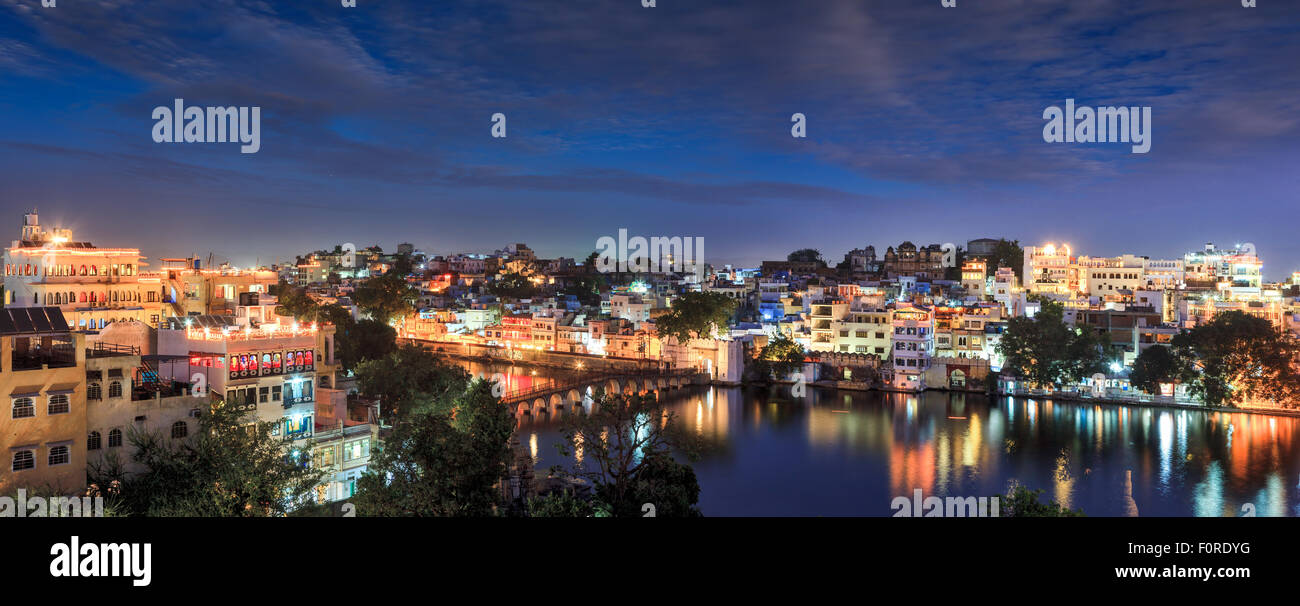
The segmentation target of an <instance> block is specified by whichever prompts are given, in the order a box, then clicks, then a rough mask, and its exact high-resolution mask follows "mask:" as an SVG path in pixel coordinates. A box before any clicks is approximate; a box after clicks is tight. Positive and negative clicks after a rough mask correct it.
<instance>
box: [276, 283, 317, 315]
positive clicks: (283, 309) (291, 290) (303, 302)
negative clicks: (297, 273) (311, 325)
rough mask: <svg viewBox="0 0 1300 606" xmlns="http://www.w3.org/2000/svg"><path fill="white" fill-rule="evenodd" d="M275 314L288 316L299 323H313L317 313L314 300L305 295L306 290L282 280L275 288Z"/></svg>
mask: <svg viewBox="0 0 1300 606" xmlns="http://www.w3.org/2000/svg"><path fill="white" fill-rule="evenodd" d="M275 292H276V305H275V313H277V314H280V315H282V316H290V317H292V318H293V319H295V320H297V321H299V322H315V321H316V320H317V314H318V312H319V309H318V307H319V306H318V305H317V304H316V301H315V299H312V298H311V297H310V296H308V295H307V289H305V288H301V287H299V286H294V285H293V284H290V283H288V282H286V281H284V280H280V284H279V285H277V287H276V290H275Z"/></svg>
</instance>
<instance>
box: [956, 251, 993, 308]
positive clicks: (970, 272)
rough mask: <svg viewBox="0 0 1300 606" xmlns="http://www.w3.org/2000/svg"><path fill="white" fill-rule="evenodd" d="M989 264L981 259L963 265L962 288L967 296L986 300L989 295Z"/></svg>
mask: <svg viewBox="0 0 1300 606" xmlns="http://www.w3.org/2000/svg"><path fill="white" fill-rule="evenodd" d="M987 274H988V264H987V263H985V262H984V261H982V260H979V259H972V260H969V261H966V262H965V263H962V265H961V286H962V288H964V289H966V294H967V295H973V296H975V297H979V298H981V299H982V298H984V295H986V294H988V293H987V290H988V289H987V282H986V281H985V277H986V275H987Z"/></svg>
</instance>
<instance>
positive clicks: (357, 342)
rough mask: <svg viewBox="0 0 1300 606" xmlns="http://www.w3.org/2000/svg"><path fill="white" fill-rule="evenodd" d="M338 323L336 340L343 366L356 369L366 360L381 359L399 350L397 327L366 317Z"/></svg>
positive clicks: (338, 354)
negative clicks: (356, 320)
mask: <svg viewBox="0 0 1300 606" xmlns="http://www.w3.org/2000/svg"><path fill="white" fill-rule="evenodd" d="M341 322H342V324H336V326H339V328H337V329H336V332H335V333H334V334H335V337H334V342H335V344H336V346H337V350H338V351H337V352H336V353H337V356H338V359H339V362H340V363H342V364H343V368H345V369H347V370H351V371H356V370H357V368H358V367H359V366H360V365H361V363H362V362H365V361H366V360H379V359H382V358H384V357H385V356H388V355H389V354H391V353H393V352H395V351H397V329H395V328H393V327H392V326H389V325H387V324H384V323H383V322H380V321H379V320H371V319H369V318H366V319H364V320H361V321H360V322H354V321H352V318H351V316H349V317H348V319H347V320H343V321H341Z"/></svg>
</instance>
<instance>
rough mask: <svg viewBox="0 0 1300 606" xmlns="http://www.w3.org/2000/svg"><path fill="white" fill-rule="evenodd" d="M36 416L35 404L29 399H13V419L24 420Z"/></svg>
mask: <svg viewBox="0 0 1300 606" xmlns="http://www.w3.org/2000/svg"><path fill="white" fill-rule="evenodd" d="M34 416H36V402H35V401H33V400H32V399H31V398H14V414H13V418H15V419H26V418H30V417H34Z"/></svg>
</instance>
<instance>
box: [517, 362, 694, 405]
mask: <svg viewBox="0 0 1300 606" xmlns="http://www.w3.org/2000/svg"><path fill="white" fill-rule="evenodd" d="M700 372H701V371H699V370H697V369H694V368H675V369H672V370H665V371H648V370H640V371H637V370H630V371H624V372H603V373H598V374H589V375H586V376H585V377H584V378H582V379H579V380H576V381H569V382H567V383H555V384H552V385H547V386H543V387H534V388H532V389H528V390H525V391H517V392H512V393H506V394H504V395H502V396H501V399H502V400H504V401H507V402H513V401H515V400H526V399H528V398H532V397H535V396H539V395H542V394H545V393H551V392H556V391H564V390H566V389H573V388H575V387H581V386H583V385H592V384H599V383H603V382H605V381H606V380H608V379H617V378H628V377H637V378H650V377H653V378H669V377H684V376H693V375H697V374H700Z"/></svg>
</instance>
